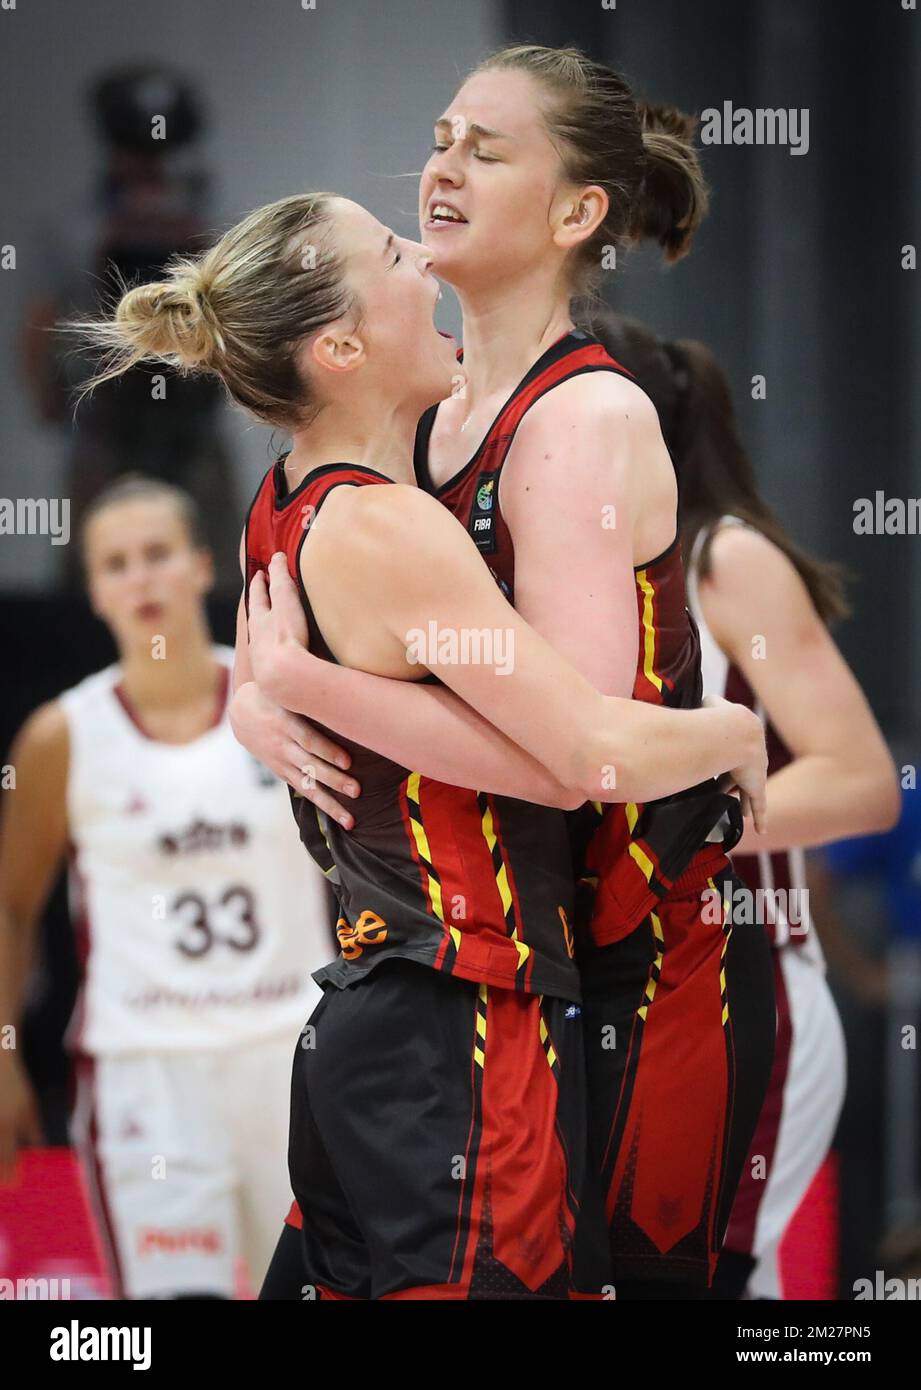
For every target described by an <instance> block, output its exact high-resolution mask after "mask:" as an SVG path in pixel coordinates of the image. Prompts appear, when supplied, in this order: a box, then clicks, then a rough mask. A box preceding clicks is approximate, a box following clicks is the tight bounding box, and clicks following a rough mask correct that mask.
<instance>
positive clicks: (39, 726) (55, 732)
mask: <svg viewBox="0 0 921 1390" xmlns="http://www.w3.org/2000/svg"><path fill="white" fill-rule="evenodd" d="M69 749H70V726H69V722H68V718H67V713H66V710H65V706H64V702H63V700H62V699H61V698H60V697H56V698H55V699H53V700H46V701H45V702H44V704H41V705H38V706H37V707H36V708H35V709H34V710H33V711H32V713H31V714H30V715H28V716H27V718H26V719H25V720H24V721H23V723H22V725H21V726H20V728H19V732H18V733H17V734H16V737H15V739H14V741H13V746H12V748H11V750H10V762H11V764H12V765H13V766H14V767H15V766H16V765H17V764H20V765H23V764H25V763H27V762H28V763H30V764H31V765H32V766H34V767H35V768H37V769H41V770H42V772H43V774H44V775H45V776H50V775H52V774H53V772H54V770H55V769H56V768H63V769H66V766H67V758H68V753H69Z"/></svg>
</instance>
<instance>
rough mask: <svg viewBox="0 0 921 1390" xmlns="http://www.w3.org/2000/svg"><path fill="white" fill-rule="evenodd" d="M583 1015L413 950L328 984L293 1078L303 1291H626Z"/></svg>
mask: <svg viewBox="0 0 921 1390" xmlns="http://www.w3.org/2000/svg"><path fill="white" fill-rule="evenodd" d="M580 1013H581V1010H580V1008H579V1006H578V1005H575V1004H571V1003H568V1002H567V1001H565V1000H561V999H552V998H549V997H547V996H537V995H532V994H525V993H518V992H515V991H513V990H509V989H500V988H495V987H492V986H487V985H483V984H475V983H471V982H469V981H467V980H463V979H459V978H457V977H455V976H451V975H447V974H443V973H440V972H438V971H436V970H433V969H431V968H430V967H428V966H425V965H420V964H417V963H416V962H413V961H409V960H404V959H399V958H398V959H390V960H386V961H382V962H381V963H380V965H378V966H377V967H376V969H375V970H374V971H372V972H371V974H370V975H368V976H366V977H365V978H364V979H362V980H360V981H358V982H356V983H355V984H354V985H351V986H349V987H348V988H347V989H341V990H340V989H337V988H336V987H335V986H330V985H327V987H326V991H325V993H324V996H323V998H322V1000H321V1001H320V1003H319V1005H318V1006H317V1008H316V1010H315V1011H314V1013H313V1015H312V1017H311V1019H310V1027H309V1028H308V1030H307V1032H306V1035H305V1036H304V1037H303V1038H302V1039H301V1040H300V1042H299V1046H298V1048H297V1050H296V1053H295V1060H294V1067H293V1076H292V1092H291V1135H290V1144H289V1151H288V1164H289V1170H290V1175H291V1184H292V1189H293V1191H294V1195H295V1198H296V1207H295V1209H294V1212H295V1215H294V1218H293V1219H294V1221H295V1222H296V1221H297V1208H298V1207H299V1208H300V1216H301V1226H302V1229H301V1255H302V1265H303V1270H302V1282H303V1292H302V1293H301V1297H306V1298H310V1297H318V1298H331V1299H337V1298H338V1299H371V1298H373V1299H400V1298H403V1299H566V1298H578V1297H588V1298H603V1297H606V1296H607V1297H610V1270H609V1261H608V1253H607V1239H606V1231H605V1227H604V1217H603V1212H602V1209H601V1203H600V1197H599V1195H598V1192H597V1185H596V1183H597V1179H596V1177H595V1175H594V1174H593V1173H592V1171H591V1168H590V1165H589V1163H588V1158H587V1147H588V1146H587V1132H586V1093H585V1066H584V1052H583V1046H582V1020H581V1017H580ZM302 1044H306V1046H304V1045H302ZM291 1219H292V1218H289V1221H290V1220H291ZM289 1234H290V1233H289ZM263 1296H264V1297H265V1296H270V1297H271V1296H272V1295H271V1294H267V1293H266V1292H265V1291H264V1294H263Z"/></svg>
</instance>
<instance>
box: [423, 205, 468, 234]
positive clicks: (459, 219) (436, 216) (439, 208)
mask: <svg viewBox="0 0 921 1390" xmlns="http://www.w3.org/2000/svg"><path fill="white" fill-rule="evenodd" d="M425 225H426V227H432V228H434V227H439V228H440V227H465V226H466V225H467V219H466V217H464V215H463V213H461V212H458V210H457V208H456V207H453V206H452V204H451V203H442V202H438V203H432V204H431V205H430V207H429V215H428V221H427V222H426V224H425Z"/></svg>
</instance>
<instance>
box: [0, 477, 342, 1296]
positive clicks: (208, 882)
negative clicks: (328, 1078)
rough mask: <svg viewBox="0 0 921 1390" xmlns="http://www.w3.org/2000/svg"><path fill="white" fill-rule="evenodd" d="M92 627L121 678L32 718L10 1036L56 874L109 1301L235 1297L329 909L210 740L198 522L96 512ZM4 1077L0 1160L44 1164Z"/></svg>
mask: <svg viewBox="0 0 921 1390" xmlns="http://www.w3.org/2000/svg"><path fill="white" fill-rule="evenodd" d="M81 548H82V553H83V557H84V562H85V566H86V575H87V581H88V587H89V593H90V599H91V602H92V606H93V609H94V611H95V612H96V614H97V615H98V616H99V617H100V618H101V619H102V620H103V621H104V622H105V623H106V625H107V626H108V627H109V629H110V631H111V633H112V635H113V637H114V639H115V642H116V644H117V648H118V655H119V660H118V661H117V662H116V663H114V664H112V665H111V666H108V667H107V668H106V669H105V670H102V671H99V672H97V673H96V674H94V675H91V676H89V677H87V678H86V679H85V680H83V681H81V682H80V683H79V684H77V685H76V686H73V687H72V688H70V689H68V690H66V691H64V692H63V694H62V695H61V696H60V697H59V698H58V699H56V700H53V701H50V702H49V703H47V704H45V705H43V706H42V707H40V708H39V709H37V710H36V711H35V712H34V713H33V714H32V716H31V717H30V718H29V719H28V720H27V721H26V723H25V725H24V726H23V728H22V729H21V730H20V732H19V735H18V737H17V739H16V741H15V744H14V746H13V749H12V752H11V755H10V763H11V765H12V766H13V767H15V769H16V773H17V780H16V789H15V791H10V792H9V793H8V795H7V797H6V798H5V803H4V817H3V823H2V832H0V1004H2V1007H0V1016H2V1017H3V1018H4V1019H7V1020H10V1019H18V1018H19V1015H20V1009H21V1003H22V999H23V993H24V985H25V980H26V975H27V963H28V956H29V942H30V937H31V934H32V930H33V928H34V926H35V924H36V921H37V919H38V918H39V916H40V914H41V912H42V908H43V906H44V903H45V900H46V897H47V895H48V891H49V889H50V886H51V884H52V883H53V881H54V879H55V876H56V873H57V871H58V869H59V868H60V865H61V863H62V860H63V859H64V857H65V855H67V856H68V858H69V867H70V878H69V886H70V890H71V908H72V917H73V919H74V923H75V927H76V930H77V933H78V937H79V940H80V946H81V954H82V958H83V965H84V972H85V973H84V981H83V987H82V990H81V993H80V997H79V999H78V1004H77V1008H76V1011H75V1013H74V1016H73V1019H72V1021H71V1026H70V1030H69V1037H68V1042H69V1046H70V1049H71V1050H72V1052H73V1055H74V1061H75V1073H76V1074H75V1082H76V1085H75V1102H74V1113H73V1117H72V1137H73V1142H74V1144H75V1145H76V1146H77V1148H78V1151H79V1155H80V1159H81V1163H82V1166H83V1172H84V1177H85V1182H86V1187H87V1189H88V1193H89V1196H90V1199H91V1205H92V1208H93V1211H94V1214H95V1217H96V1220H97V1222H98V1226H99V1231H100V1234H101V1236H102V1240H103V1245H104V1247H105V1250H106V1253H107V1257H108V1261H109V1265H110V1273H111V1277H112V1281H113V1285H114V1287H115V1288H116V1290H117V1291H119V1292H120V1293H123V1294H124V1295H125V1296H127V1297H132V1298H147V1297H177V1296H197V1297H202V1296H217V1297H222V1296H223V1297H229V1296H231V1295H232V1293H233V1291H234V1287H235V1268H236V1264H237V1261H238V1258H239V1256H240V1255H241V1254H242V1255H243V1256H244V1258H245V1261H246V1265H247V1268H248V1274H249V1277H250V1280H251V1282H252V1283H253V1284H254V1285H258V1283H259V1282H260V1281H261V1278H262V1275H263V1273H264V1270H265V1267H266V1265H267V1263H268V1259H269V1256H270V1254H271V1251H272V1249H273V1248H274V1245H275V1241H276V1239H277V1234H278V1217H279V1212H280V1211H281V1210H283V1209H284V1206H285V1205H286V1203H287V1201H288V1200H289V1187H288V1176H287V1168H286V1144H287V1126H288V1099H289V1081H290V1069H291V1055H292V1050H293V1048H294V1046H295V1044H296V1041H297V1037H298V1032H299V1030H300V1028H301V1026H302V1024H303V1022H304V1020H305V1019H306V1018H307V1016H308V1014H309V1013H310V1012H311V1010H312V1008H313V1006H314V1004H315V1003H316V1001H317V1000H318V999H319V990H318V988H317V986H316V985H315V984H314V983H313V982H312V981H311V979H310V972H311V971H312V970H314V969H318V968H319V967H320V966H321V965H323V964H325V963H326V962H327V961H328V959H329V957H330V955H331V953H332V938H331V934H330V931H329V919H328V912H327V900H326V889H325V885H324V883H323V880H322V876H321V875H320V874H319V873H318V871H317V870H316V869H315V868H314V867H313V865H311V864H310V863H309V862H308V861H307V859H306V856H305V855H304V854H303V851H302V849H301V846H300V844H299V841H298V836H297V833H296V828H295V826H294V825H293V823H292V820H291V812H290V805H289V793H288V790H287V788H286V787H285V785H284V784H283V783H281V782H279V781H278V780H277V779H276V778H275V777H274V776H273V775H272V774H271V773H270V772H269V771H268V770H267V769H266V768H265V767H263V766H262V765H261V764H260V763H258V762H257V761H256V760H255V759H254V758H253V757H252V756H251V755H250V754H249V753H247V752H246V751H245V750H244V749H243V748H242V747H241V746H240V745H239V744H238V743H237V741H236V739H235V738H234V736H233V733H232V732H231V729H230V725H229V722H228V720H227V717H226V711H227V704H228V698H229V694H230V690H231V671H232V665H233V651H232V649H231V648H228V647H224V646H219V645H215V644H213V643H212V640H211V637H210V633H209V631H208V625H207V619H206V616H205V608H204V600H205V595H206V593H207V591H208V589H209V588H210V586H211V583H212V578H213V574H212V565H211V558H210V555H209V553H208V551H207V550H206V549H205V548H204V547H203V546H202V543H201V538H200V533H199V529H198V521H197V513H196V510H195V507H194V503H193V502H192V500H191V498H190V497H189V496H188V495H187V494H185V493H183V492H181V491H180V490H178V489H176V488H174V487H172V486H170V485H168V484H164V483H162V482H158V481H155V480H150V479H144V478H139V477H128V478H124V479H120V480H119V481H117V482H116V483H114V484H112V485H111V486H110V487H109V488H108V489H106V490H105V491H104V492H103V493H101V494H100V495H99V496H98V497H97V498H96V499H95V501H94V502H93V504H92V505H91V506H90V508H89V509H88V511H87V513H86V516H85V519H84V525H83V530H82V534H81ZM40 1129H41V1126H40V1123H39V1118H38V1111H37V1106H36V1103H35V1097H34V1095H33V1092H32V1088H31V1085H30V1082H29V1079H28V1077H27V1076H26V1074H25V1072H24V1070H23V1067H22V1064H21V1063H20V1061H19V1056H18V1052H17V1050H9V1051H3V1052H2V1053H0V1160H2V1164H0V1166H2V1168H3V1169H4V1172H5V1174H6V1175H7V1176H8V1175H9V1171H10V1167H11V1165H12V1163H13V1161H14V1150H15V1147H16V1144H17V1141H25V1142H32V1143H36V1142H39V1140H40Z"/></svg>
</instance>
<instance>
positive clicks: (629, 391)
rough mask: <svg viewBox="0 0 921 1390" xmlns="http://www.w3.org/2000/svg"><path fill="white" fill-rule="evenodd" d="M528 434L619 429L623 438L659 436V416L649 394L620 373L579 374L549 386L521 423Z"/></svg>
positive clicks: (593, 372) (595, 372)
mask: <svg viewBox="0 0 921 1390" xmlns="http://www.w3.org/2000/svg"><path fill="white" fill-rule="evenodd" d="M522 427H523V429H524V430H525V432H526V433H529V434H534V435H536V434H538V433H542V432H545V433H552V434H556V435H559V434H561V433H563V432H565V431H566V429H567V428H568V429H572V428H574V427H579V428H581V429H585V428H588V429H590V430H591V431H598V430H601V431H607V430H609V429H610V430H616V431H617V433H618V435H619V436H620V437H623V434H624V430H625V428H626V430H627V432H628V433H629V434H631V435H633V434H635V435H639V436H642V435H645V434H647V433H650V432H654V433H655V434H656V435H658V434H659V432H660V430H659V417H658V414H657V412H656V408H655V406H654V405H653V403H652V401H651V400H650V398H649V396H647V394H646V392H645V391H644V390H643V389H642V388H641V387H640V386H638V385H637V383H636V382H635V381H633V380H631V378H630V377H627V376H622V375H621V373H620V372H616V371H605V370H593V371H582V372H577V373H576V374H575V375H574V376H571V377H566V378H564V379H563V380H562V381H559V382H557V383H556V384H555V385H554V386H552V387H550V388H549V389H548V390H547V391H545V392H544V393H543V395H541V396H539V397H538V399H537V400H536V401H535V402H534V404H533V405H532V406H531V407H530V408H529V410H528V411H527V414H526V415H525V417H524V420H523V422H522Z"/></svg>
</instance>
